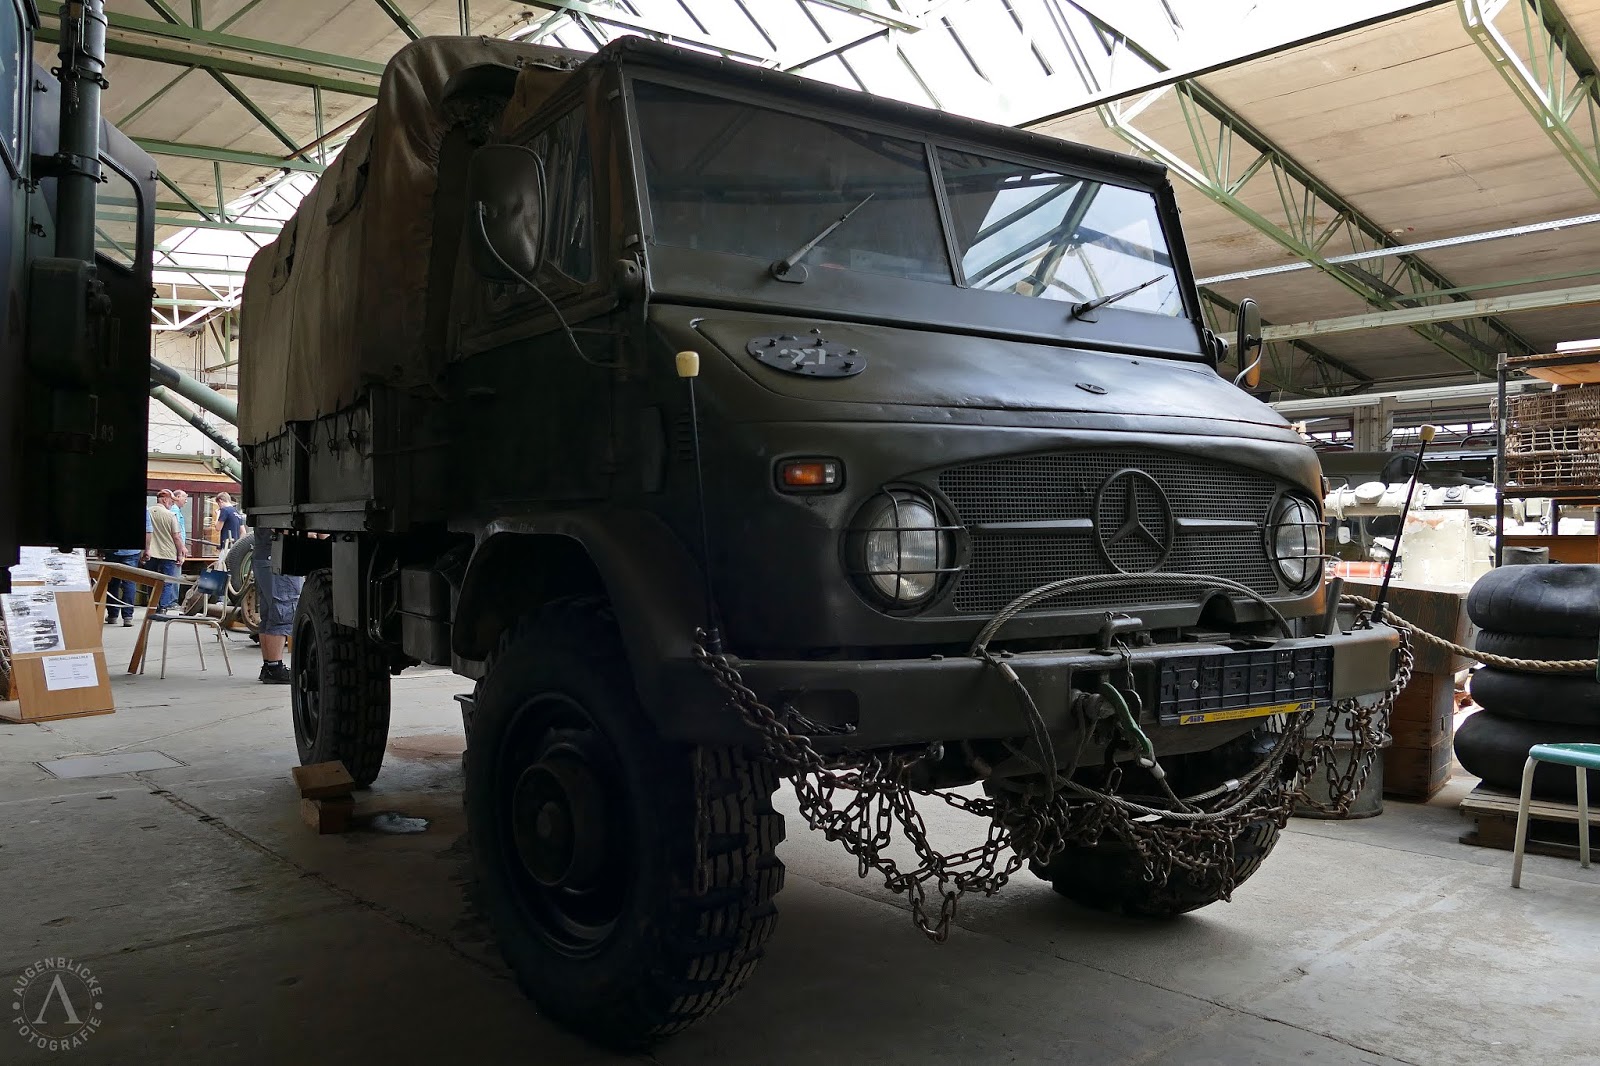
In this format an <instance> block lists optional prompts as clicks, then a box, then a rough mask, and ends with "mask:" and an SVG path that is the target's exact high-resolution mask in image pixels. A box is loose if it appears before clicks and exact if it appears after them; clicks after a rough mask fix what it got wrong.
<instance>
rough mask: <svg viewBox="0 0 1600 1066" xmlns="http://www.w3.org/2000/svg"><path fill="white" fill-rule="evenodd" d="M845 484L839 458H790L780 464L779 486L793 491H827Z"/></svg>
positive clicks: (842, 467)
mask: <svg viewBox="0 0 1600 1066" xmlns="http://www.w3.org/2000/svg"><path fill="white" fill-rule="evenodd" d="M843 484H844V466H843V464H841V463H840V462H839V460H837V459H790V460H786V461H785V462H782V463H779V464H778V487H779V488H782V489H787V490H789V491H791V492H827V491H830V490H832V489H836V488H838V487H839V486H841V485H843Z"/></svg>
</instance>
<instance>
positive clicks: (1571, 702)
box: [1470, 666, 1600, 726]
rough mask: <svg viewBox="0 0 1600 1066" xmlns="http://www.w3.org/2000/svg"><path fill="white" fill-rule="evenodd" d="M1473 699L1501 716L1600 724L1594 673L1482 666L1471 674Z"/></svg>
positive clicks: (1598, 684)
mask: <svg viewBox="0 0 1600 1066" xmlns="http://www.w3.org/2000/svg"><path fill="white" fill-rule="evenodd" d="M1470 688H1471V690H1472V699H1473V701H1474V702H1476V703H1477V704H1478V706H1480V707H1482V708H1483V709H1484V710H1486V711H1489V712H1491V713H1493V714H1496V715H1498V716H1500V717H1501V718H1521V719H1524V720H1527V721H1533V722H1561V723H1563V724H1566V725H1585V726H1600V681H1596V680H1595V679H1594V675H1593V674H1530V673H1513V672H1512V671H1510V670H1497V669H1495V668H1494V667H1492V666H1485V667H1484V668H1483V669H1482V670H1479V671H1477V672H1476V673H1474V674H1473V675H1472V681H1471V683H1470Z"/></svg>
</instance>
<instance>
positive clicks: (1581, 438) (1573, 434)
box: [1506, 422, 1600, 456]
mask: <svg viewBox="0 0 1600 1066" xmlns="http://www.w3.org/2000/svg"><path fill="white" fill-rule="evenodd" d="M1545 452H1600V422H1562V423H1555V424H1552V425H1547V426H1528V427H1518V428H1514V429H1512V430H1510V431H1509V432H1507V433H1506V454H1507V455H1508V456H1509V455H1538V454H1541V453H1545Z"/></svg>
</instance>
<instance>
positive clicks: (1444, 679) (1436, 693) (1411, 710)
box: [1389, 672, 1456, 748]
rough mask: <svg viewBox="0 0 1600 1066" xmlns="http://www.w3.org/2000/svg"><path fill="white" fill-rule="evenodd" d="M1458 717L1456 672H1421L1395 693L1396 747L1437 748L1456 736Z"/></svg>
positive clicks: (1392, 725)
mask: <svg viewBox="0 0 1600 1066" xmlns="http://www.w3.org/2000/svg"><path fill="white" fill-rule="evenodd" d="M1455 720H1456V679H1455V675H1453V674H1432V673H1422V672H1418V673H1414V674H1412V675H1411V683H1410V684H1409V685H1407V686H1406V687H1405V688H1404V689H1402V690H1401V691H1400V695H1399V696H1396V697H1395V701H1394V711H1393V712H1392V713H1391V714H1390V715H1389V734H1390V735H1391V736H1392V737H1394V746H1395V747H1396V748H1434V747H1437V746H1438V745H1439V744H1440V743H1441V742H1443V743H1446V744H1448V743H1450V742H1451V741H1452V740H1453V739H1454V737H1455Z"/></svg>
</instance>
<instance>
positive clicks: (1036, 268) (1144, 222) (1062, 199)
mask: <svg viewBox="0 0 1600 1066" xmlns="http://www.w3.org/2000/svg"><path fill="white" fill-rule="evenodd" d="M939 170H940V173H941V175H942V176H943V178H944V185H945V196H946V198H947V199H948V201H949V204H950V220H951V223H952V225H953V227H954V229H955V245H956V248H957V249H958V250H959V251H960V253H961V271H962V274H963V275H964V276H965V278H966V283H967V284H968V285H969V286H971V287H972V288H975V289H998V290H1002V291H1005V292H1014V293H1017V294H1019V295H1022V296H1038V297H1042V298H1043V299H1046V300H1070V301H1072V302H1074V303H1078V302H1082V301H1087V300H1092V299H1094V298H1095V297H1097V296H1105V295H1108V294H1110V293H1114V292H1120V291H1121V290H1123V289H1127V288H1131V287H1133V286H1135V285H1140V284H1144V285H1145V287H1144V288H1142V289H1140V290H1138V291H1137V292H1135V293H1131V294H1129V295H1128V296H1125V297H1124V298H1122V299H1121V300H1118V301H1117V306H1119V307H1122V308H1124V309H1127V310H1132V311H1149V312H1152V313H1154V314H1162V315H1176V314H1180V313H1182V311H1183V301H1182V300H1181V299H1179V297H1178V276H1177V274H1176V273H1174V272H1173V269H1172V256H1171V255H1169V254H1168V253H1167V245H1166V241H1165V240H1164V239H1163V237H1162V235H1161V221H1160V219H1158V218H1157V217H1156V202H1155V198H1154V197H1152V196H1151V195H1150V194H1149V193H1147V192H1142V191H1140V190H1137V189H1125V188H1122V187H1121V186H1119V185H1106V184H1104V183H1102V182H1098V181H1090V180H1088V179H1086V178H1079V177H1073V176H1070V175H1065V174H1056V173H1052V172H1050V171H1048V170H1045V169H1043V168H1040V167H1031V166H1023V165H1020V164H1016V163H1007V162H1003V161H1001V160H998V159H986V158H984V157H983V156H978V155H969V154H967V153H965V152H950V151H941V152H940V153H939Z"/></svg>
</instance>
